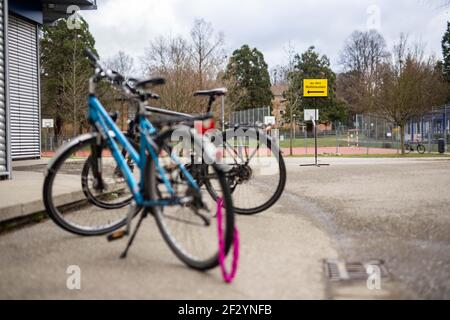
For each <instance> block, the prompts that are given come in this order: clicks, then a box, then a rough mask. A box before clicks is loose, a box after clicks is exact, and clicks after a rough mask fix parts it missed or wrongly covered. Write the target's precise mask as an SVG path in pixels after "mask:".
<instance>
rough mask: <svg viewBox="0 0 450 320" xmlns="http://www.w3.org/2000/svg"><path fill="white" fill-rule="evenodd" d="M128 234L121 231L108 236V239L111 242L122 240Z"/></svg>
mask: <svg viewBox="0 0 450 320" xmlns="http://www.w3.org/2000/svg"><path fill="white" fill-rule="evenodd" d="M127 235H128V234H127V232H126V231H125V230H119V231H116V232H113V233H111V234H110V235H108V237H107V239H108V241H109V242H112V241H116V240H120V239H122V238H124V237H126V236H127Z"/></svg>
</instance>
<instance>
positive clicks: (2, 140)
mask: <svg viewBox="0 0 450 320" xmlns="http://www.w3.org/2000/svg"><path fill="white" fill-rule="evenodd" d="M5 1H6V0H2V1H1V2H0V175H1V176H4V175H7V174H8V171H9V170H8V159H7V154H6V152H7V146H8V144H7V140H6V126H7V122H6V116H7V115H6V85H5V84H6V82H5V79H6V68H5V65H6V63H5V62H6V61H5V59H6V50H5V34H4V32H5V19H4V17H5V4H4V2H5Z"/></svg>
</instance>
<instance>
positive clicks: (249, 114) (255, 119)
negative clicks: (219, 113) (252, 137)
mask: <svg viewBox="0 0 450 320" xmlns="http://www.w3.org/2000/svg"><path fill="white" fill-rule="evenodd" d="M270 116H272V111H271V109H270V107H264V108H256V109H248V110H243V111H236V112H232V113H231V115H230V125H232V126H234V125H236V124H241V125H255V124H258V123H261V124H264V122H265V118H266V117H270Z"/></svg>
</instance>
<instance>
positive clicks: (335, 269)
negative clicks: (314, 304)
mask: <svg viewBox="0 0 450 320" xmlns="http://www.w3.org/2000/svg"><path fill="white" fill-rule="evenodd" d="M370 267H376V268H378V270H379V271H380V272H381V277H382V278H388V277H389V272H388V271H387V268H386V266H385V264H384V261H383V260H373V261H368V262H366V263H360V262H354V263H348V262H345V261H342V260H325V261H324V268H325V275H326V277H327V279H329V280H331V281H352V280H367V279H368V278H369V271H370Z"/></svg>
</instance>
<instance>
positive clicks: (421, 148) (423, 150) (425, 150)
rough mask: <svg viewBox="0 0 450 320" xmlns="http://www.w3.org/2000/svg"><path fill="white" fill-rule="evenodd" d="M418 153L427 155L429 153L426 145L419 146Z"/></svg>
mask: <svg viewBox="0 0 450 320" xmlns="http://www.w3.org/2000/svg"><path fill="white" fill-rule="evenodd" d="M417 152H418V153H419V154H425V152H427V149H426V148H425V146H424V145H422V144H419V145H418V146H417Z"/></svg>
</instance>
